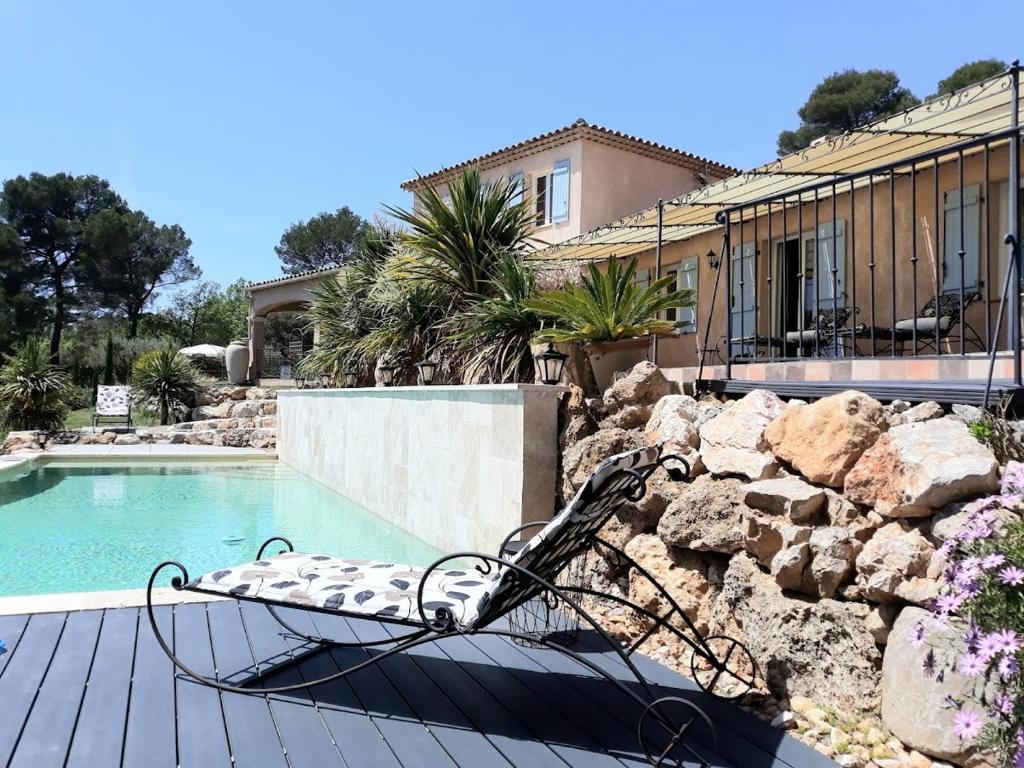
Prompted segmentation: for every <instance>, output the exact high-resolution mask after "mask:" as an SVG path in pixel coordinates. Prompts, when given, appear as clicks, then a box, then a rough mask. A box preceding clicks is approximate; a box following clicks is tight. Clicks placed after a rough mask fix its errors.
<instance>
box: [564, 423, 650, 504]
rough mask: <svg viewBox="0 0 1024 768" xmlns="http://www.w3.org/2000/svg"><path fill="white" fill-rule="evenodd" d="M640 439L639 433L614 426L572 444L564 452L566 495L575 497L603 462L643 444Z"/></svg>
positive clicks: (567, 497)
mask: <svg viewBox="0 0 1024 768" xmlns="http://www.w3.org/2000/svg"><path fill="white" fill-rule="evenodd" d="M638 442H640V438H639V434H638V433H632V432H627V431H626V430H624V429H618V428H612V429H602V430H601V431H600V432H595V433H594V434H593V435H590V436H589V437H585V438H584V439H582V440H580V441H579V442H578V443H576V444H575V445H572V446H569V448H568V450H566V452H565V453H564V454H563V455H562V498H563V499H565V500H566V501H568V500H569V499H571V498H572V497H573V494H575V493H576V491H577V490H579V488H580V486H582V485H583V483H585V482H586V481H587V478H588V477H590V473H591V472H593V471H594V468H595V467H596V466H597V465H598V464H599V463H600V462H602V461H604V460H605V459H607V458H608V457H609V456H613V455H614V454H616V453H621V452H622V451H624V450H626V449H627V448H631V447H639V446H638V445H637V443H638Z"/></svg>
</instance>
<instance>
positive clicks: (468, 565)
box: [147, 447, 759, 767]
mask: <svg viewBox="0 0 1024 768" xmlns="http://www.w3.org/2000/svg"><path fill="white" fill-rule="evenodd" d="M659 470H661V471H666V472H667V473H668V475H669V476H670V478H671V479H672V480H674V481H676V482H682V481H685V480H686V479H687V478H688V476H689V471H690V468H689V465H688V464H687V462H686V461H685V459H683V458H681V457H679V456H676V455H673V454H669V453H663V452H662V450H661V449H660V448H659V447H653V448H641V449H639V450H633V451H629V452H625V453H621V454H618V455H616V456H612V457H610V458H608V459H606V460H604V461H603V462H601V463H600V464H599V465H598V466H597V468H596V469H595V471H594V472H593V474H592V475H591V476H590V478H589V479H588V480H587V482H586V483H584V485H583V486H582V487H581V488H580V489H579V491H578V492H577V493H576V495H575V496H574V498H573V499H572V501H571V502H570V503H569V504H568V505H567V506H566V507H565V509H563V510H562V511H561V512H560V513H559V514H558V515H556V516H555V517H554V518H553V519H552V520H551V521H549V522H547V523H531V524H528V525H524V526H521V527H519V528H517V529H516V530H514V531H512V532H511V533H510V534H509V536H508V538H506V540H505V541H504V542H503V543H502V544H501V545H500V547H499V548H498V552H497V554H491V553H487V552H456V553H453V554H449V555H445V556H444V557H441V558H440V559H438V560H437V561H436V562H434V563H433V564H432V565H430V566H429V567H427V568H418V567H413V566H408V565H400V564H396V563H390V562H373V561H367V560H359V559H352V558H345V557H339V556H333V555H324V554H303V553H299V552H295V551H293V547H292V545H291V543H290V542H289V541H288V540H287V539H285V538H283V537H274V538H271V539H268V540H267V541H266V542H264V544H263V545H262V546H261V547H260V549H259V551H258V552H257V556H256V560H255V561H253V562H250V563H245V564H243V565H237V566H232V567H226V568H222V569H219V570H215V571H212V572H210V573H206V574H204V575H202V576H199V577H198V578H190V577H189V573H188V571H187V569H186V568H185V566H184V565H183V564H181V563H179V562H177V561H173V560H168V561H165V562H162V563H160V564H159V565H158V566H157V567H156V569H155V570H154V571H153V574H152V576H151V577H150V580H149V585H148V588H147V611H148V615H149V619H150V624H151V626H152V629H153V633H154V635H155V637H156V639H157V642H158V643H159V645H160V647H161V648H162V649H163V651H164V652H165V653H166V654H167V656H168V657H169V658H170V659H171V661H172V662H173V663H174V664H175V665H176V666H177V667H178V668H179V669H181V670H182V672H184V673H185V674H186V675H188V676H189V677H191V678H193V679H195V680H197V681H198V682H200V683H202V684H204V685H207V686H210V687H213V688H216V689H219V690H221V691H229V692H234V693H249V694H254V695H267V694H274V693H283V692H287V691H295V690H300V689H308V688H310V687H312V686H317V685H321V684H324V683H329V682H331V681H334V680H338V679H341V678H346V677H348V676H349V675H351V674H352V673H354V672H357V671H359V670H361V669H364V668H366V667H370V666H375V665H377V664H378V663H379V662H381V661H383V660H384V659H387V658H390V657H392V656H394V655H396V654H401V653H404V652H406V651H410V650H412V649H414V648H416V647H417V646H421V645H423V644H426V643H435V642H441V641H444V640H445V639H446V638H452V637H460V636H461V637H467V636H474V637H481V636H493V637H504V638H510V639H512V640H513V641H516V642H519V643H528V644H531V645H536V646H540V647H544V648H548V649H553V650H556V651H558V652H560V653H561V654H564V655H565V656H567V657H569V658H570V659H572V660H573V661H575V662H576V663H578V664H579V665H581V666H582V667H584V668H586V669H587V670H590V672H593V673H595V674H597V675H599V676H601V677H602V678H604V679H605V680H607V681H608V683H609V684H610V685H613V686H615V687H616V688H617V689H618V690H620V691H621V693H622V694H623V695H624V696H626V697H628V699H631V700H632V701H633V702H635V704H636V705H637V706H638V708H639V717H638V720H637V736H638V739H639V742H640V747H641V749H642V751H643V753H644V755H645V756H646V758H647V760H648V762H649V763H650V764H651V765H652V766H662V765H682V764H684V763H685V764H686V765H691V764H694V763H695V764H697V765H700V766H704V767H707V766H710V765H711V764H712V762H713V761H714V759H715V755H716V752H717V737H716V734H715V727H714V725H713V723H712V721H711V719H710V717H709V716H708V715H707V714H706V713H705V711H704V710H703V709H702V708H701V707H698V706H697V705H696V704H695V703H694V702H693V701H688V700H686V699H684V698H681V697H678V696H664V695H659V693H658V691H657V689H656V686H655V685H654V684H652V683H651V682H650V681H649V680H647V679H646V678H645V677H644V675H643V674H641V672H640V670H639V667H638V666H637V664H636V663H635V661H634V660H633V659H632V658H631V657H632V656H633V654H634V653H635V652H636V651H637V649H638V648H639V647H640V646H641V644H642V643H643V642H644V641H646V640H647V639H648V638H649V637H651V636H652V635H653V634H654V633H656V632H658V631H660V630H664V631H667V632H670V633H672V634H673V635H675V636H676V637H677V638H679V639H680V640H681V641H683V642H685V643H686V644H687V645H688V646H689V647H690V648H691V649H692V651H693V655H692V660H691V664H690V670H691V674H692V677H693V679H694V681H695V682H696V683H697V685H698V686H700V688H701V689H702V690H703V691H705V692H707V693H709V694H711V695H713V696H716V697H719V698H724V699H734V698H737V697H739V696H742V695H743V694H744V693H746V692H747V691H748V690H749V689H750V688H751V687H752V686H753V685H754V683H755V680H756V677H757V676H758V674H759V673H758V670H757V665H756V663H755V661H754V659H753V658H752V656H751V655H750V652H749V651H748V650H747V648H746V647H745V646H744V645H743V644H742V643H740V642H739V641H738V640H736V639H733V638H730V637H726V636H711V637H705V636H704V635H702V634H701V633H700V632H699V631H698V629H697V628H696V627H695V626H694V624H693V622H692V621H691V620H690V619H689V618H688V617H687V616H686V614H685V613H684V612H683V610H682V608H681V607H680V606H679V604H678V603H677V601H676V600H675V599H674V598H673V597H672V596H671V595H670V594H669V593H668V591H667V590H666V589H665V588H664V586H662V585H661V584H659V583H658V582H657V580H656V579H655V578H654V577H653V576H652V575H651V574H650V573H649V572H648V571H647V570H645V569H644V568H642V567H641V566H640V565H639V564H638V563H636V561H634V560H633V559H632V558H630V557H629V556H628V555H627V554H626V553H625V552H624V551H622V550H621V549H619V548H618V547H616V546H614V545H613V544H611V543H609V542H607V541H604V540H603V539H601V538H600V535H599V533H600V531H601V529H602V527H603V526H604V524H605V523H606V522H607V520H608V519H609V517H610V516H611V515H612V514H614V513H615V511H616V510H617V509H618V508H619V507H620V506H622V505H623V504H625V503H627V502H635V501H638V500H639V499H641V498H643V496H644V494H645V492H646V489H647V480H648V478H649V477H650V476H651V474H652V473H654V472H656V471H659ZM535 527H540V530H539V531H538V532H537V533H536V534H535V535H533V536H532V537H531V538H528V539H525V540H521V539H520V540H517V539H516V537H519V536H520V535H521V534H524V533H526V532H527V531H529V530H531V529H532V528H535ZM596 548H601V549H602V551H603V554H604V556H606V557H612V558H615V559H618V560H619V561H620V562H621V564H623V565H626V566H628V567H629V568H631V569H633V573H634V577H635V578H642V579H646V580H647V581H648V582H650V584H651V586H652V587H653V588H654V589H655V590H656V591H657V592H658V594H659V595H660V596H661V598H662V599H663V600H664V603H665V605H667V606H668V609H667V610H666V611H665V613H664V614H661V615H659V614H656V613H654V612H652V611H651V610H649V609H647V608H645V607H643V606H640V605H636V604H635V603H633V602H631V601H629V600H628V599H627V598H625V597H621V596H616V595H611V594H605V593H602V592H600V591H597V590H595V589H593V588H591V587H589V586H587V584H586V582H585V579H583V578H582V576H581V571H580V570H579V568H580V560H581V558H583V557H585V556H586V555H587V554H588V553H591V552H594V551H595V549H596ZM275 550H276V551H275ZM166 570H171V571H173V572H174V575H173V577H172V578H171V585H172V586H173V587H174V588H175V589H178V590H187V591H191V592H198V593H205V594H211V595H218V596H227V597H231V598H234V599H235V600H238V601H241V602H255V603H258V604H261V605H262V606H264V607H265V608H266V610H267V611H268V612H269V613H270V615H271V616H273V618H274V619H275V620H276V621H277V622H278V624H280V626H281V627H282V628H283V629H284V630H285V631H286V632H287V633H289V636H292V637H295V638H297V639H301V640H302V641H304V642H305V643H308V644H309V646H308V647H309V650H308V653H307V654H305V655H297V656H296V657H295V659H294V660H293V661H297V660H299V659H301V658H305V656H307V655H309V654H315V653H319V652H321V651H325V650H329V649H331V648H345V647H349V648H352V647H355V648H370V647H378V646H383V647H380V648H375V650H373V651H372V653H371V655H369V656H368V657H366V658H363V659H362V660H361V661H359V662H358V663H355V664H352V665H351V666H347V667H346V668H338V669H336V670H334V671H331V672H330V673H329V674H327V675H325V676H323V677H321V678H319V679H303V680H302V681H301V682H296V683H292V684H284V685H274V684H272V681H271V684H268V681H265V680H263V677H264V676H265V675H266V673H267V670H266V669H264V670H263V671H262V672H258V673H256V674H254V675H253V676H252V677H251V678H250V679H248V680H246V681H245V682H244V684H242V685H231V684H227V683H225V682H223V681H222V680H218V679H214V678H212V677H209V676H207V675H203V674H201V673H200V672H198V671H196V670H194V669H193V668H191V667H190V666H188V665H187V664H186V663H184V662H183V661H182V660H181V659H180V658H179V657H178V656H177V655H175V652H174V650H173V649H172V645H171V644H170V643H169V642H168V640H167V639H166V638H165V637H164V634H163V633H162V631H161V628H160V626H159V622H158V621H157V619H156V617H155V615H154V606H153V601H152V593H153V589H154V587H155V585H156V584H157V581H158V579H159V578H160V577H161V575H162V574H163V573H164V572H165V571H166ZM593 598H596V599H599V600H604V601H612V602H615V603H619V604H621V605H623V606H625V607H626V608H628V609H630V610H631V611H633V612H635V614H636V615H637V616H638V617H639V618H640V619H641V620H642V621H643V622H645V623H646V625H647V630H646V632H644V634H642V635H641V636H640V637H638V638H637V639H636V640H635V641H634V642H632V643H631V644H629V645H628V646H623V645H622V644H621V643H619V642H618V641H616V640H615V639H614V638H612V637H611V636H610V635H609V634H608V632H607V631H606V630H605V629H604V628H603V627H602V626H601V625H600V623H599V622H598V621H597V620H596V619H595V618H594V617H593V616H592V615H591V614H590V613H589V612H588V611H587V610H586V608H585V607H584V606H585V604H586V603H587V602H588V600H590V599H593ZM283 608H293V609H294V608H298V609H300V610H303V611H309V612H312V613H322V614H331V615H339V616H344V617H350V618H369V619H373V620H375V621H379V622H382V623H385V624H391V625H397V626H399V627H401V628H402V631H400V632H398V633H396V634H395V635H394V636H389V637H388V638H387V639H384V640H373V641H369V642H360V641H358V640H356V641H343V640H338V639H332V638H328V637H321V636H319V635H318V634H312V633H310V631H309V630H308V629H307V630H306V631H305V632H304V631H302V630H301V629H299V628H297V627H296V626H295V625H294V622H289V621H286V620H285V618H284V617H282V616H281V614H280V613H279V610H280V609H283ZM524 611H526V613H524ZM531 617H532V618H531ZM578 625H582V627H583V629H585V630H587V631H588V632H589V634H590V636H591V637H595V638H597V639H599V640H600V641H601V645H602V646H606V648H605V651H606V652H610V653H612V654H613V656H614V657H617V659H618V660H619V661H621V663H622V664H623V665H624V666H625V668H626V669H628V670H629V672H630V674H631V676H632V677H633V678H634V679H635V681H636V685H633V684H627V683H625V682H623V681H622V680H621V679H619V678H618V677H616V676H615V675H613V674H610V673H609V672H608V670H607V668H606V667H604V666H602V665H601V664H598V663H596V661H595V660H594V657H592V656H591V654H589V653H586V652H583V651H579V650H574V648H572V647H570V646H571V645H572V643H573V640H574V639H575V636H576V633H577V632H578ZM177 642H181V639H180V638H177ZM288 665H289V663H288V662H286V664H285V666H288ZM278 669H280V666H279V667H275V668H274V669H273V671H277V670H278ZM257 683H259V685H256V684H257ZM449 695H457V692H456V691H449Z"/></svg>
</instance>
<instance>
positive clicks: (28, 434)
mask: <svg viewBox="0 0 1024 768" xmlns="http://www.w3.org/2000/svg"><path fill="white" fill-rule="evenodd" d="M42 440H43V436H42V434H41V433H40V432H34V431H32V430H22V431H14V432H8V433H7V437H6V438H4V442H3V448H2V449H0V453H14V452H15V451H27V450H40V449H41V448H42Z"/></svg>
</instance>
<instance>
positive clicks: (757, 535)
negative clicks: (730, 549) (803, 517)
mask: <svg viewBox="0 0 1024 768" xmlns="http://www.w3.org/2000/svg"><path fill="white" fill-rule="evenodd" d="M741 525H742V531H743V548H744V549H746V550H747V552H749V553H750V554H751V555H753V556H754V557H755V558H757V562H759V563H760V564H761V565H763V566H764V567H765V568H770V567H771V564H772V561H773V560H774V558H775V556H776V555H777V554H778V553H779V552H780V551H781V550H783V549H786V548H788V547H792V546H793V545H795V544H803V543H804V542H807V541H809V540H810V538H811V531H812V529H811V528H810V527H808V526H805V525H793V524H791V523H789V522H787V521H786V520H785V519H784V518H778V517H766V516H763V515H758V514H754V513H752V512H751V513H746V514H744V515H743V520H742V523H741Z"/></svg>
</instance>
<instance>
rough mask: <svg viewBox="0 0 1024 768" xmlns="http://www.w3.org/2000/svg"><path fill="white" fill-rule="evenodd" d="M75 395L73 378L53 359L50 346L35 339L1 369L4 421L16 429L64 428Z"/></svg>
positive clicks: (0, 417) (0, 419) (0, 406)
mask: <svg viewBox="0 0 1024 768" xmlns="http://www.w3.org/2000/svg"><path fill="white" fill-rule="evenodd" d="M71 395H72V389H71V380H70V378H69V377H68V376H67V374H65V373H64V372H63V371H62V370H61V369H60V368H58V367H57V366H56V365H54V364H53V363H52V362H50V355H49V350H47V349H46V348H44V346H43V344H41V343H40V342H39V341H37V340H34V339H31V340H29V341H27V342H25V345H24V346H23V347H22V348H21V349H20V350H19V351H18V352H17V353H15V354H14V355H12V356H10V357H9V358H7V362H6V364H5V365H4V367H3V370H2V371H0V423H2V424H3V426H5V427H6V428H8V429H12V430H19V429H38V430H42V431H44V432H52V431H54V430H57V429H60V428H61V427H62V426H63V425H64V420H65V419H66V418H67V415H68V411H69V408H70V406H69V401H70V399H71Z"/></svg>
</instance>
